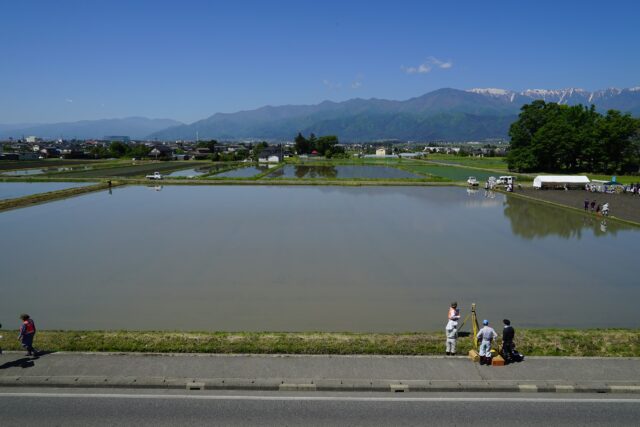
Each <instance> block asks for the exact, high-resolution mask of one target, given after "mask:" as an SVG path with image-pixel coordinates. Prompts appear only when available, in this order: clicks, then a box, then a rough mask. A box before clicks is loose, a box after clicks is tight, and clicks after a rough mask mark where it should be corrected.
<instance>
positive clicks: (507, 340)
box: [502, 319, 516, 363]
mask: <svg viewBox="0 0 640 427" xmlns="http://www.w3.org/2000/svg"><path fill="white" fill-rule="evenodd" d="M502 323H504V329H503V330H502V357H503V358H504V361H505V363H510V362H513V361H514V360H513V352H514V351H515V349H516V347H515V345H514V344H513V339H514V338H515V335H516V330H515V329H514V328H513V326H511V321H510V320H509V319H504V320H503V321H502Z"/></svg>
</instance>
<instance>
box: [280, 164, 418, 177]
mask: <svg viewBox="0 0 640 427" xmlns="http://www.w3.org/2000/svg"><path fill="white" fill-rule="evenodd" d="M268 178H324V179H335V178H338V179H340V178H342V179H358V178H373V179H402V178H405V179H406V178H423V177H422V176H420V175H417V174H413V173H411V172H407V171H404V170H402V169H397V168H393V167H388V166H366V165H335V166H309V165H286V166H284V167H283V168H280V169H278V170H276V171H274V172H273V173H271V174H269V175H268Z"/></svg>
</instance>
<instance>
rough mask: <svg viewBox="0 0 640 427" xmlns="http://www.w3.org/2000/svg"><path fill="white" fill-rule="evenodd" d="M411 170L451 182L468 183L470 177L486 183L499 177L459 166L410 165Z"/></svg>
mask: <svg viewBox="0 0 640 427" xmlns="http://www.w3.org/2000/svg"><path fill="white" fill-rule="evenodd" d="M408 168H409V169H411V170H412V171H415V172H417V173H423V174H429V175H434V176H439V177H442V178H447V179H449V180H451V181H466V180H467V178H469V177H470V176H475V177H476V178H477V179H478V181H480V182H484V181H486V180H487V179H488V178H489V177H490V176H496V177H497V176H499V175H500V174H499V173H497V172H486V171H481V170H478V169H469V168H463V167H457V166H442V165H434V164H425V165H410V166H408Z"/></svg>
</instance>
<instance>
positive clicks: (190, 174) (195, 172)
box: [167, 166, 224, 178]
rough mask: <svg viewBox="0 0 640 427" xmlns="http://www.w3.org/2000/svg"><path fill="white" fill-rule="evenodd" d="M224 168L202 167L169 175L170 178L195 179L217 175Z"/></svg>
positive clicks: (181, 170)
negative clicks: (211, 174)
mask: <svg viewBox="0 0 640 427" xmlns="http://www.w3.org/2000/svg"><path fill="white" fill-rule="evenodd" d="M223 167H224V166H201V167H197V168H189V169H180V170H177V171H174V172H171V173H169V174H167V177H168V178H181V177H184V178H195V177H197V176H202V175H207V174H210V173H215V172H216V171H218V170H221V169H222V168H223Z"/></svg>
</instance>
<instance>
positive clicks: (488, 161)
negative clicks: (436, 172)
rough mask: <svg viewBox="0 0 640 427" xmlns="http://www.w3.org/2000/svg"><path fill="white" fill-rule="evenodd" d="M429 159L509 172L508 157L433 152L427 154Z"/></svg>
mask: <svg viewBox="0 0 640 427" xmlns="http://www.w3.org/2000/svg"><path fill="white" fill-rule="evenodd" d="M427 160H430V161H434V162H441V163H448V164H452V165H460V166H469V167H475V168H480V169H493V170H498V171H503V172H508V168H507V161H506V157H462V156H456V155H453V154H439V153H433V154H428V155H427Z"/></svg>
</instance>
